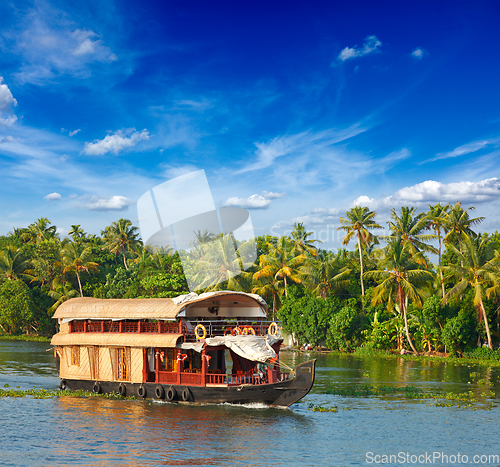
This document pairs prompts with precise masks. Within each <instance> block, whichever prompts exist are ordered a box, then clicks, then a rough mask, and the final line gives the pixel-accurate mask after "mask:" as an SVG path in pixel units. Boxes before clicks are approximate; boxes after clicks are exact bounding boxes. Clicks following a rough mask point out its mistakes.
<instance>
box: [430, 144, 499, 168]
mask: <svg viewBox="0 0 500 467" xmlns="http://www.w3.org/2000/svg"><path fill="white" fill-rule="evenodd" d="M487 147H493V148H498V147H500V138H490V139H484V140H481V141H473V142H472V143H467V144H464V145H463V146H459V147H458V148H455V149H454V150H453V151H449V152H441V153H439V154H436V156H435V157H433V158H431V159H427V160H425V161H423V162H421V164H425V163H426V162H434V161H438V160H441V159H449V158H452V157H459V156H465V155H466V154H470V153H471V152H476V151H479V150H481V149H484V148H487Z"/></svg>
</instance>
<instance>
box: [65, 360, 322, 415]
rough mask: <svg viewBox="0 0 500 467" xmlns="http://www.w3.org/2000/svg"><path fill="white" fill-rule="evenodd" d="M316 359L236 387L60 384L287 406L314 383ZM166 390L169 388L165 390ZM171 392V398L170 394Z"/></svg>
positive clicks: (186, 398)
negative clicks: (290, 373)
mask: <svg viewBox="0 0 500 467" xmlns="http://www.w3.org/2000/svg"><path fill="white" fill-rule="evenodd" d="M315 365H316V360H309V361H307V362H304V363H301V364H299V365H297V366H296V367H295V377H294V378H293V379H291V380H288V381H282V382H278V383H273V384H260V385H252V384H241V385H239V386H222V385H218V386H216V385H214V386H185V385H182V386H178V385H175V384H174V385H170V384H158V383H142V384H139V383H128V382H125V381H124V382H117V381H115V382H110V381H102V382H101V381H98V382H96V381H85V380H70V379H65V380H62V381H61V387H64V388H66V389H70V390H78V389H83V390H87V391H94V392H102V393H110V392H118V393H120V394H122V395H124V396H135V397H138V398H148V399H164V400H169V399H172V400H171V401H172V402H179V401H180V402H187V403H197V404H221V403H230V404H252V403H263V404H266V405H270V406H274V407H288V406H290V405H292V404H294V403H295V402H297V401H299V400H300V399H302V398H303V397H304V396H305V395H306V394H307V393H308V392H309V391H310V390H311V388H312V385H313V383H314V375H315ZM169 390H170V391H169ZM173 394H175V395H174V397H173V398H172V397H171V396H172V395H173Z"/></svg>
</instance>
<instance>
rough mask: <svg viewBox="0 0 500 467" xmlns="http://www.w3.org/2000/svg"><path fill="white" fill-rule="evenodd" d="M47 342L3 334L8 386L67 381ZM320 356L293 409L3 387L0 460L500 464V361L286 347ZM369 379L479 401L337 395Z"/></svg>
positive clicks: (0, 343)
mask: <svg viewBox="0 0 500 467" xmlns="http://www.w3.org/2000/svg"><path fill="white" fill-rule="evenodd" d="M47 349H49V344H46V343H38V342H11V341H5V340H0V390H1V389H2V388H3V387H7V386H5V385H8V387H9V388H10V389H12V388H14V389H15V388H18V389H20V390H21V389H29V388H32V387H33V386H35V387H37V388H45V389H55V388H57V386H58V384H59V378H58V377H57V373H56V371H55V367H54V359H53V353H52V352H51V351H49V352H47V351H46V350H47ZM310 358H317V359H318V361H317V372H316V381H315V384H314V387H313V389H312V391H311V393H310V394H308V395H307V396H306V397H305V398H304V399H303V401H302V402H300V403H297V404H295V405H293V406H292V407H290V408H288V409H276V408H269V407H265V406H259V405H256V406H243V407H241V406H232V405H211V406H195V405H181V404H169V403H158V402H153V401H142V400H141V401H139V400H111V399H103V398H93V397H92V398H79V397H54V398H51V399H41V400H40V399H33V398H30V397H22V398H13V397H1V398H0V465H2V466H11V465H12V466H30V467H31V466H69V465H82V466H116V465H120V466H153V465H176V466H180V465H186V466H193V465H196V466H198V465H215V466H229V465H245V466H246V465H252V466H253V465H258V466H276V465H287V466H318V465H325V466H351V465H354V466H357V465H380V464H381V463H383V461H384V460H385V461H387V462H391V463H392V465H428V464H435V465H457V464H463V463H468V464H472V465H474V464H476V465H500V461H499V458H498V457H496V458H495V457H494V456H498V455H500V404H499V403H500V400H499V398H498V397H497V396H496V395H487V396H484V393H485V392H488V394H489V391H493V392H494V393H496V394H499V395H500V368H488V367H479V366H478V367H476V366H473V365H468V366H467V365H463V366H455V365H452V364H450V363H445V362H438V361H436V362H429V361H425V362H423V361H405V360H403V359H384V358H374V357H357V356H334V355H328V354H312V353H311V354H310V355H303V354H296V353H283V354H282V359H283V361H284V362H286V363H287V364H288V365H290V366H293V365H296V364H297V363H299V362H301V361H304V360H307V359H310ZM360 385H370V386H375V387H377V386H399V387H401V386H414V387H417V388H420V389H421V390H423V391H424V392H433V393H436V392H448V393H449V392H453V393H463V392H467V391H473V392H474V393H475V394H477V395H478V397H479V401H478V402H476V403H473V404H472V406H470V407H467V406H465V405H466V403H464V402H456V401H455V402H453V403H452V404H453V406H443V405H446V404H441V406H440V405H438V406H436V405H435V404H436V403H437V401H436V400H435V399H423V400H406V399H405V398H404V397H402V396H399V397H398V396H369V397H353V396H341V395H334V394H331V393H329V392H332V391H338V390H348V389H352V388H359V387H360ZM481 394H483V395H481ZM448 405H450V404H448ZM458 405H461V406H460V407H459V406H458ZM313 407H322V408H327V409H335V410H336V411H335V412H333V411H330V412H318V411H313V410H312V409H313ZM391 455H392V456H393V457H392V458H391V457H389V456H391ZM376 456H379V457H376ZM383 456H387V457H383ZM446 456H447V457H446ZM464 456H466V457H464ZM480 456H483V457H482V458H481V457H480ZM488 456H492V457H490V458H488Z"/></svg>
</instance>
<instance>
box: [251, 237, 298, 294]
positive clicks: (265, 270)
mask: <svg viewBox="0 0 500 467" xmlns="http://www.w3.org/2000/svg"><path fill="white" fill-rule="evenodd" d="M268 246H269V254H268V255H261V256H260V258H259V268H260V269H259V271H257V272H256V273H255V274H254V275H253V277H254V279H256V280H259V279H262V278H264V277H274V278H275V280H277V281H279V280H280V279H281V280H283V287H284V291H285V297H286V296H287V295H288V281H289V280H291V281H292V282H296V283H297V284H301V283H302V280H301V278H300V273H299V268H300V266H301V265H302V264H303V263H304V261H305V260H306V257H305V255H303V254H299V255H297V254H296V251H295V249H294V247H293V246H292V244H291V243H290V240H289V239H288V238H287V237H285V236H283V237H280V238H279V239H278V242H277V244H276V246H274V245H273V244H271V243H270V244H269V245H268Z"/></svg>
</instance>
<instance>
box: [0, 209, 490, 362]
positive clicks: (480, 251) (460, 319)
mask: <svg viewBox="0 0 500 467" xmlns="http://www.w3.org/2000/svg"><path fill="white" fill-rule="evenodd" d="M472 210H473V208H472V207H463V206H462V204H461V203H460V202H457V203H456V204H454V205H450V204H441V203H438V204H436V205H430V206H429V207H428V210H427V211H423V212H418V210H417V209H416V208H415V207H411V206H402V207H400V208H399V209H392V211H391V213H390V219H389V221H388V222H387V232H388V233H387V234H386V235H384V236H378V235H377V231H378V230H379V229H382V223H380V222H378V220H377V213H376V212H375V211H373V210H370V209H369V208H368V207H365V206H355V207H353V208H352V209H350V210H348V211H347V212H346V213H345V215H344V216H341V217H340V219H339V225H340V226H339V230H341V231H343V235H344V237H343V241H342V243H343V245H344V246H347V245H349V243H351V240H355V247H354V250H348V249H346V248H345V247H342V248H340V249H339V250H336V251H330V250H326V249H322V248H321V246H322V245H321V242H319V241H317V240H316V239H315V238H314V236H315V235H314V232H312V231H308V229H307V228H306V227H305V225H304V224H303V223H296V224H295V225H294V226H293V230H292V231H291V232H290V235H284V236H282V237H274V236H271V235H264V236H259V237H256V238H255V239H254V240H255V242H254V243H248V242H243V243H242V242H238V241H236V240H235V239H234V238H233V236H232V235H231V234H228V235H218V236H217V235H213V234H211V233H210V232H197V233H195V236H196V239H197V240H196V242H195V243H194V244H193V248H192V250H191V251H190V254H189V258H190V261H191V263H189V262H182V261H181V257H182V255H183V254H185V252H182V251H181V252H175V251H174V250H173V249H172V248H171V247H169V246H164V247H163V248H161V249H160V248H157V247H155V248H151V247H145V246H144V245H143V244H142V241H141V239H140V237H139V231H138V229H137V227H135V226H134V225H132V222H131V221H130V220H128V219H119V220H117V221H115V222H113V223H112V224H111V225H110V226H108V227H106V228H105V229H104V230H103V231H102V232H101V235H91V234H89V233H87V232H85V230H84V229H83V228H82V226H81V225H79V224H75V225H72V226H71V230H70V232H69V236H68V237H67V238H61V236H60V235H59V234H58V233H57V228H56V226H55V225H52V224H51V222H50V220H49V219H47V218H40V219H38V220H36V221H35V222H33V224H31V225H29V226H27V227H25V228H17V229H14V230H13V231H12V232H10V233H9V234H7V235H5V236H1V237H0V333H4V334H13V335H15V334H23V333H24V334H39V335H47V336H50V335H51V334H53V333H54V332H55V325H54V320H52V319H51V317H52V315H53V313H54V311H55V310H56V309H57V307H58V306H59V305H60V304H61V303H63V302H64V301H66V300H68V299H70V298H73V297H83V296H86V297H87V296H88V297H96V298H138V297H141V298H146V297H174V296H177V295H179V294H183V293H187V292H189V287H190V286H191V288H193V284H195V287H196V288H197V291H198V292H204V291H210V290H221V289H230V290H238V291H246V292H250V293H258V294H260V295H262V296H263V297H264V298H265V299H266V300H267V302H268V304H269V319H270V320H275V319H278V320H280V321H281V322H282V323H283V327H284V329H285V331H286V332H287V333H288V334H289V335H290V336H291V339H292V341H293V344H295V345H298V346H302V345H305V344H309V345H310V346H313V347H321V348H325V349H336V350H340V351H345V352H352V351H370V350H373V351H378V350H381V351H387V352H395V353H396V352H397V353H405V352H409V353H414V354H423V353H431V354H453V355H459V356H460V355H471V354H474V352H476V353H477V351H478V350H477V349H478V348H479V349H480V348H483V347H484V348H485V351H486V350H488V351H489V352H493V353H494V354H495V355H496V353H497V351H496V350H495V349H497V348H498V347H499V344H500V234H499V233H496V232H495V233H494V234H488V233H480V232H478V231H477V228H478V226H480V223H481V221H482V220H483V218H481V217H476V218H472V217H471V215H470V213H471V211H472ZM252 245H256V250H255V249H254V250H252V248H254V247H253V246H252ZM252 251H253V253H252ZM255 252H256V255H255ZM255 256H256V260H255V262H251V261H250V260H249V258H252V257H255ZM252 261H253V259H252ZM183 264H184V266H185V267H187V268H190V270H189V275H188V278H189V280H190V282H189V284H188V281H187V280H186V276H185V274H184V269H183ZM186 271H187V269H186ZM241 271H244V272H241ZM493 353H492V355H493ZM488 355H489V354H488ZM499 358H500V356H499Z"/></svg>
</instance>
